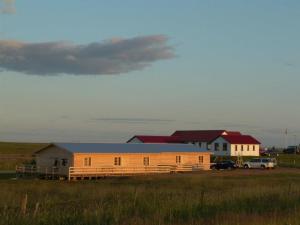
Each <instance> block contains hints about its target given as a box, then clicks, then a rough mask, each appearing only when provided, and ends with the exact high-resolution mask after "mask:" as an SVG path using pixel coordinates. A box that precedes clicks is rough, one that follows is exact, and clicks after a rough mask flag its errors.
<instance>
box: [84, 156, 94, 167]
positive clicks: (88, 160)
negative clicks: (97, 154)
mask: <svg viewBox="0 0 300 225" xmlns="http://www.w3.org/2000/svg"><path fill="white" fill-rule="evenodd" d="M91 165H92V159H91V157H86V158H84V166H91Z"/></svg>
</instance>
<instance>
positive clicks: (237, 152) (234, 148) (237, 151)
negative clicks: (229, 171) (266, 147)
mask: <svg viewBox="0 0 300 225" xmlns="http://www.w3.org/2000/svg"><path fill="white" fill-rule="evenodd" d="M242 146H243V150H242ZM248 147H249V150H248ZM253 147H254V150H253ZM231 155H232V156H259V145H253V144H250V145H241V144H232V145H231Z"/></svg>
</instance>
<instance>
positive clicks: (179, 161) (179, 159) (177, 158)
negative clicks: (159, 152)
mask: <svg viewBox="0 0 300 225" xmlns="http://www.w3.org/2000/svg"><path fill="white" fill-rule="evenodd" d="M176 163H177V164H180V163H181V156H180V155H177V156H176Z"/></svg>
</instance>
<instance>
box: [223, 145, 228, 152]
mask: <svg viewBox="0 0 300 225" xmlns="http://www.w3.org/2000/svg"><path fill="white" fill-rule="evenodd" d="M223 151H227V143H223Z"/></svg>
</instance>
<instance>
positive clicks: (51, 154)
mask: <svg viewBox="0 0 300 225" xmlns="http://www.w3.org/2000/svg"><path fill="white" fill-rule="evenodd" d="M62 159H67V164H66V165H65V166H63V165H62ZM55 160H58V165H57V166H56V167H57V168H58V171H57V172H58V173H59V174H62V175H67V174H68V172H69V171H68V170H69V167H71V166H73V165H74V164H73V154H72V153H70V152H68V151H65V150H63V149H60V148H57V147H55V146H50V147H48V148H46V149H44V150H42V151H40V152H38V153H37V154H36V166H37V169H38V170H39V171H40V172H41V173H46V172H49V173H51V170H52V168H53V167H54V166H55V165H54V162H55Z"/></svg>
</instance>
